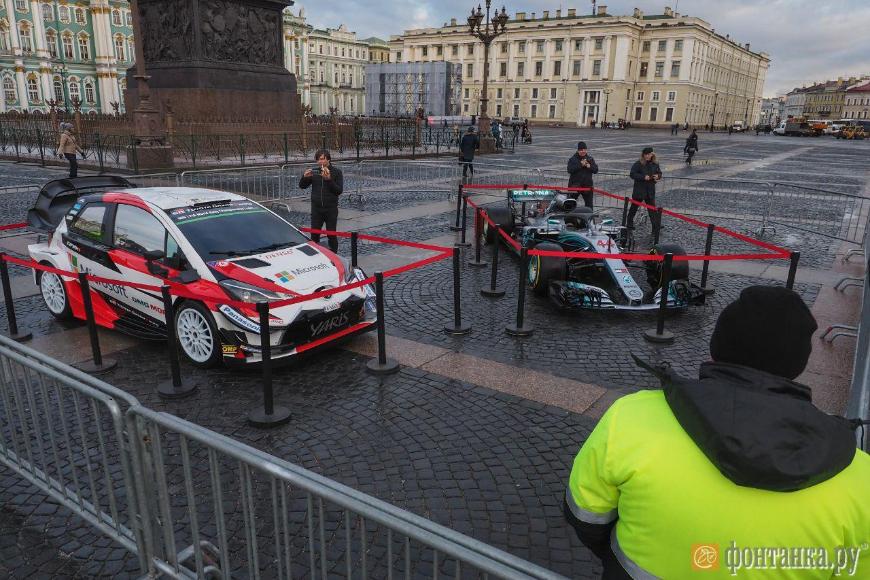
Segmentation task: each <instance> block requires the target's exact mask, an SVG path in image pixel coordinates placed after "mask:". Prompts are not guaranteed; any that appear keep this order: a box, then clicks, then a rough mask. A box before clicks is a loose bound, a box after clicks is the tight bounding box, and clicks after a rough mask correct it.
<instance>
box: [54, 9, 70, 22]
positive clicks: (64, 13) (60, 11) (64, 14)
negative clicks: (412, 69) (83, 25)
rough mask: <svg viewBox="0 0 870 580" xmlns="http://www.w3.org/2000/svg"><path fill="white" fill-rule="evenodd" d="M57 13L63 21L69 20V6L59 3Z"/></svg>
mask: <svg viewBox="0 0 870 580" xmlns="http://www.w3.org/2000/svg"><path fill="white" fill-rule="evenodd" d="M57 13H58V14H59V15H60V21H61V22H63V23H68V22H69V7H68V6H65V5H64V4H61V5H60V6H58V7H57Z"/></svg>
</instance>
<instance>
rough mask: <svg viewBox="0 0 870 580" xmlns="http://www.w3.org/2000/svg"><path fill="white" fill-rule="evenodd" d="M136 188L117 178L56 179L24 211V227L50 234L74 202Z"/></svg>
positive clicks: (97, 176) (107, 176)
mask: <svg viewBox="0 0 870 580" xmlns="http://www.w3.org/2000/svg"><path fill="white" fill-rule="evenodd" d="M131 187H136V185H134V184H133V183H130V182H129V181H127V180H126V179H124V178H123V177H120V176H118V175H94V176H88V177H73V178H69V179H55V180H54V181H49V182H48V183H46V184H45V185H44V186H43V187H42V189H41V190H40V191H39V197H37V198H36V203H34V204H33V207H32V208H30V209H29V210H27V225H29V226H30V227H31V228H33V229H34V230H36V231H38V232H42V233H50V232H53V231H54V229H55V228H56V227H57V226H58V224H60V220H62V219H63V216H65V215H66V214H67V213H68V212H69V210H70V208H71V207H72V206H73V204H74V203H75V202H76V200H77V199H78V198H79V197H81V196H83V195H86V194H89V193H100V192H107V191H111V190H118V189H129V188H131Z"/></svg>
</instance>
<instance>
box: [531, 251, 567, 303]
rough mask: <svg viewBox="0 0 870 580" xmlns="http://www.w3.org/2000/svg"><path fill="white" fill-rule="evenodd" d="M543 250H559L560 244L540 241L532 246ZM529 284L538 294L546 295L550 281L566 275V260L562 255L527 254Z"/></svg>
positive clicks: (563, 278) (558, 279)
mask: <svg viewBox="0 0 870 580" xmlns="http://www.w3.org/2000/svg"><path fill="white" fill-rule="evenodd" d="M534 249H536V250H542V251H544V252H561V251H563V250H562V246H560V245H559V244H554V243H553V242H541V243H540V244H538V245H536V246H535V247H534ZM528 276H529V286H531V287H532V291H533V292H534V293H535V294H537V295H538V296H546V295H547V294H548V293H549V291H550V282H555V281H561V280H565V279H566V278H567V277H568V260H566V259H565V257H564V256H558V257H557V256H529V273H528Z"/></svg>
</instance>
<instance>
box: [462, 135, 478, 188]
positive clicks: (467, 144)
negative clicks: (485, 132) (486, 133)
mask: <svg viewBox="0 0 870 580" xmlns="http://www.w3.org/2000/svg"><path fill="white" fill-rule="evenodd" d="M478 149H480V139H479V138H478V137H477V135H475V134H474V127H469V128H468V132H467V133H466V134H465V135H463V136H462V141H460V142H459V162H460V163H462V178H463V179H465V178H466V177H467V176H468V170H469V169H470V170H471V177H472V178H474V165H473V161H474V152H475V151H477V150H478Z"/></svg>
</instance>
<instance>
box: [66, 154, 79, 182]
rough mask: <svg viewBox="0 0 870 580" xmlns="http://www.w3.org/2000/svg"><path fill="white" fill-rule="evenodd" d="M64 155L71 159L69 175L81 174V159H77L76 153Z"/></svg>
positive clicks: (76, 175) (68, 159)
mask: <svg viewBox="0 0 870 580" xmlns="http://www.w3.org/2000/svg"><path fill="white" fill-rule="evenodd" d="M63 156H64V157H66V160H67V161H69V176H70V177H78V176H79V160H78V159H76V154H75V153H64V154H63Z"/></svg>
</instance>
